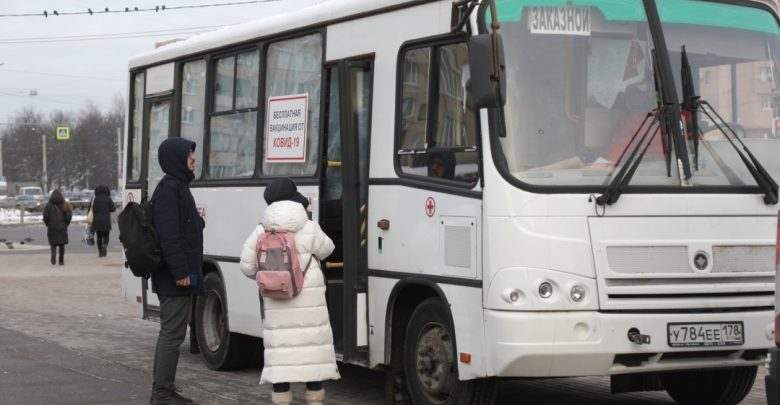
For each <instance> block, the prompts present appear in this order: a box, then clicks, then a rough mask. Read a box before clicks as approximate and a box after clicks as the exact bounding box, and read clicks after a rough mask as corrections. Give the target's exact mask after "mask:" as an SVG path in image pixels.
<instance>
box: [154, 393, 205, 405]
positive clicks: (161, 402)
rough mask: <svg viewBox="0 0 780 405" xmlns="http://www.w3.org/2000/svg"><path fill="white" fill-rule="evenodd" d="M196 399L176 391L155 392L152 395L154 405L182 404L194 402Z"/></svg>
mask: <svg viewBox="0 0 780 405" xmlns="http://www.w3.org/2000/svg"><path fill="white" fill-rule="evenodd" d="M194 403H195V401H193V400H191V399H189V398H187V397H183V396H181V395H179V393H178V392H176V391H161V392H155V393H154V395H153V396H152V405H180V404H194Z"/></svg>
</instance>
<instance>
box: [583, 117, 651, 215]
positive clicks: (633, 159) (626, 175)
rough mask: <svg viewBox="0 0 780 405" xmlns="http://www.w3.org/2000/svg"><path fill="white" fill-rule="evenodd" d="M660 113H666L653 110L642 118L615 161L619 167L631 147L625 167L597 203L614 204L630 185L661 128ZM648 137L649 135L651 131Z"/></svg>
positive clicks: (597, 198) (597, 199)
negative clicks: (648, 122)
mask: <svg viewBox="0 0 780 405" xmlns="http://www.w3.org/2000/svg"><path fill="white" fill-rule="evenodd" d="M659 114H664V113H663V112H661V110H653V111H651V112H649V113H647V115H646V116H645V119H644V120H642V123H641V124H639V127H638V128H637V129H636V131H635V132H634V135H633V136H631V140H630V141H629V142H628V144H626V146H625V148H623V152H622V153H621V154H620V157H619V158H618V160H617V161H616V162H615V166H614V167H618V166H619V165H620V161H621V160H622V159H623V157H624V156H625V154H626V152H627V151H628V150H629V147H631V145H633V147H631V154H630V155H628V159H626V163H625V164H624V165H623V167H621V168H620V170H619V171H618V173H617V175H616V176H615V177H613V178H612V181H611V182H610V183H609V186H607V189H606V190H604V193H603V194H601V195H600V196H598V197H596V204H598V205H605V204H607V205H612V204H614V203H615V202H617V200H618V198H620V195H621V194H623V189H624V188H625V187H626V186H627V185H628V183H629V182H630V181H631V178H632V177H634V173H635V172H636V169H637V167H639V163H640V162H641V161H642V158H643V157H644V156H645V152H647V149H648V148H649V147H650V144H652V143H653V139H654V138H655V135H656V134H657V133H658V131H659V130H660V128H661V127H660V126H659V125H657V124H658V122H659V117H658V115H659ZM650 117H653V120H652V121H650V125H648V126H647V127H646V128H645V124H646V123H647V120H648V119H649V118H650ZM653 127H655V130H654V131H653ZM643 128H644V132H642V129H643ZM651 131H652V135H650V136H649V137H648V135H649V134H650V133H651ZM640 132H642V136H640V137H639V140H638V141H637V142H634V140H635V139H636V137H637V135H639V133H640ZM637 153H638V155H637Z"/></svg>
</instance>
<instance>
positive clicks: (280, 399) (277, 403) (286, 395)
mask: <svg viewBox="0 0 780 405" xmlns="http://www.w3.org/2000/svg"><path fill="white" fill-rule="evenodd" d="M291 402H292V391H285V392H271V403H272V404H274V405H290V403H291Z"/></svg>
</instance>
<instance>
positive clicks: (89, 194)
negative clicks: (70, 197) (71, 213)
mask: <svg viewBox="0 0 780 405" xmlns="http://www.w3.org/2000/svg"><path fill="white" fill-rule="evenodd" d="M94 197H95V192H94V191H93V190H81V192H79V199H78V201H79V204H78V207H79V209H83V210H85V211H86V210H88V209H89V203H90V202H92V198H94Z"/></svg>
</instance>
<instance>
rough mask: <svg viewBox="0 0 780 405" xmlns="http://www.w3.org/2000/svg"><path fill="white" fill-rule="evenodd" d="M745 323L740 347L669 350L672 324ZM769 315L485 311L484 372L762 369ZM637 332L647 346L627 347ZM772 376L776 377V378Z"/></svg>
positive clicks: (549, 373)
mask: <svg viewBox="0 0 780 405" xmlns="http://www.w3.org/2000/svg"><path fill="white" fill-rule="evenodd" d="M721 321H742V322H744V328H745V329H744V330H745V331H746V334H745V343H744V344H743V345H741V346H725V347H693V348H672V347H670V346H669V345H668V342H667V336H666V335H667V323H670V322H721ZM773 324H774V312H773V311H771V310H769V311H755V312H740V313H737V312H726V313H631V314H625V313H602V312H595V311H569V312H564V311H562V312H514V311H496V310H486V311H485V325H486V330H485V332H486V341H487V342H491V343H490V344H488V345H487V346H488V348H489V349H488V353H487V356H488V359H487V362H488V367H487V369H488V374H489V375H494V376H502V377H573V376H588V375H615V374H629V373H643V372H656V371H672V370H690V369H697V368H714V367H739V366H752V365H762V364H764V363H765V355H764V353H766V352H765V351H766V350H767V349H768V348H769V347H772V346H774V340H773V339H774V338H773V337H772V335H771V334H769V333H767V330H770V329H771V327H772V326H773ZM631 328H638V329H639V331H640V332H641V333H642V334H644V335H649V336H650V338H651V342H650V343H649V344H636V343H632V342H631V341H629V339H628V337H627V332H628V330H630V329H631ZM775 375H777V373H775Z"/></svg>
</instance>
